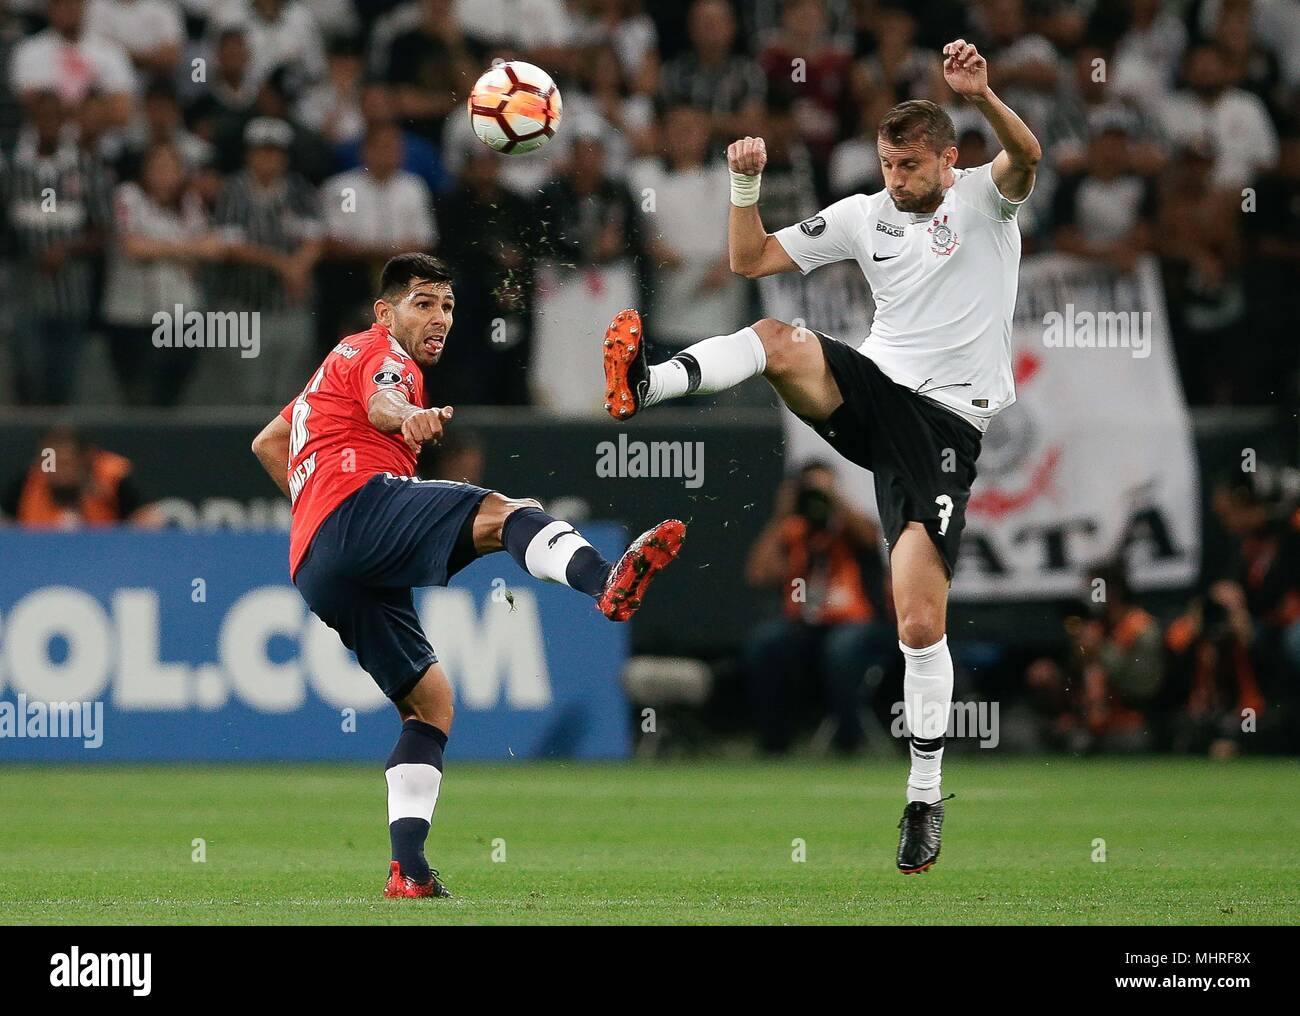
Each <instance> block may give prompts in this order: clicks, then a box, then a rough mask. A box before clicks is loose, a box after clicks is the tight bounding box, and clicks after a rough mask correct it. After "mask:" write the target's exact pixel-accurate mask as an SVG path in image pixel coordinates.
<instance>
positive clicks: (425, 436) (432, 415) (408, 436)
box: [402, 406, 455, 455]
mask: <svg viewBox="0 0 1300 1016" xmlns="http://www.w3.org/2000/svg"><path fill="white" fill-rule="evenodd" d="M453 412H455V410H453V409H452V408H451V406H444V407H443V408H442V409H421V410H419V411H418V412H415V413H412V414H411V415H410V416H408V417H407V418H406V419H405V420H403V421H402V440H403V441H405V442H406V447H408V448H409V449H411V452H412V454H414V455H419V454H420V446H421V445H423V444H424V442H426V441H432V442H434V443H435V444H436V443H437V442H438V439H439V438H441V437H442V425H443V424H444V423H445V422H446V421H448V420H450V419H451V416H452V413H453Z"/></svg>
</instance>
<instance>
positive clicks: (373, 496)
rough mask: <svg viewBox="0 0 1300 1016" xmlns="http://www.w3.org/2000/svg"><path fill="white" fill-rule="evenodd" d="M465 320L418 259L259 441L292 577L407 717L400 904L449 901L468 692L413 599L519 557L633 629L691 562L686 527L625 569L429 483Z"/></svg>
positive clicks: (490, 496) (556, 533) (392, 802)
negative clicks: (441, 868)
mask: <svg viewBox="0 0 1300 1016" xmlns="http://www.w3.org/2000/svg"><path fill="white" fill-rule="evenodd" d="M454 310H455V295H454V294H453V292H452V285H451V274H450V271H449V270H448V268H447V266H446V265H445V264H443V262H441V261H439V260H438V259H437V258H434V257H431V256H429V255H427V254H402V255H399V256H397V257H395V258H393V259H392V260H391V261H389V262H388V264H386V265H385V266H384V271H383V275H382V277H381V280H380V293H379V298H378V299H377V300H376V301H375V324H374V325H372V326H371V328H370V330H369V331H366V332H361V333H359V334H357V335H350V336H348V337H347V338H346V339H344V340H343V341H342V342H340V343H339V344H338V345H337V346H335V347H334V349H333V351H332V352H331V353H330V354H329V355H328V356H327V357H326V358H325V361H324V362H323V363H322V364H321V365H320V368H319V369H318V370H317V371H316V373H315V374H313V375H312V378H311V381H310V382H308V384H307V387H306V388H304V389H303V391H302V394H301V395H299V396H298V397H297V398H296V399H294V400H293V402H291V403H289V405H287V406H285V407H284V409H283V410H282V411H281V412H280V414H279V415H278V416H276V417H275V419H273V420H272V421H271V422H270V423H268V424H267V425H266V427H265V428H264V429H263V430H262V432H261V433H260V434H258V436H257V437H256V439H255V440H254V441H253V451H254V453H255V454H256V455H257V457H258V459H259V460H260V461H261V463H262V466H263V467H264V468H265V469H266V471H267V472H268V473H269V474H270V475H271V478H272V479H273V480H275V482H276V483H277V484H279V486H280V489H281V490H282V491H284V493H285V494H286V495H287V496H288V497H289V499H290V500H291V501H292V502H293V523H292V527H291V530H290V538H289V571H290V575H291V576H292V578H293V581H294V584H295V585H296V586H297V587H298V589H299V591H300V592H301V593H302V595H303V598H304V599H305V600H306V601H307V603H308V605H309V606H310V607H311V609H312V611H313V613H315V614H316V615H317V616H318V617H320V619H321V620H323V621H324V622H325V623H326V624H328V625H329V626H330V627H331V628H333V629H334V630H335V631H336V632H338V634H339V637H340V638H341V639H342V640H343V644H344V645H346V646H347V647H348V648H349V649H352V650H354V651H355V652H356V654H357V660H358V662H359V663H360V664H361V666H362V668H363V669H365V671H366V672H367V673H368V674H370V676H371V677H372V678H374V680H375V682H376V683H377V684H378V685H379V687H380V688H382V689H383V691H384V694H385V695H387V696H388V697H389V698H390V699H391V700H392V701H393V704H394V705H395V706H396V707H397V711H398V714H399V715H400V716H401V717H402V733H401V736H400V737H399V738H398V740H397V744H396V746H395V747H394V748H393V753H392V755H390V756H389V759H388V764H387V766H386V772H385V775H386V777H387V780H388V822H389V826H388V828H389V836H390V839H391V841H392V853H393V857H392V861H391V864H390V866H389V878H388V883H387V885H386V886H385V888H384V895H385V896H398V897H413V896H449V895H450V893H449V892H448V891H447V889H446V888H445V887H444V886H443V884H442V883H441V882H440V881H439V879H438V873H437V872H436V871H434V870H432V869H431V868H430V867H429V864H428V862H427V861H426V859H425V856H424V843H425V840H426V839H427V837H428V834H429V823H430V822H431V821H432V819H433V809H434V806H435V805H436V804H437V801H438V790H439V788H440V786H441V783H442V769H443V750H444V749H445V748H446V745H447V735H448V733H449V732H450V731H451V719H452V689H451V684H450V682H449V681H448V680H447V675H446V673H445V672H444V671H443V669H442V667H441V666H440V665H439V664H438V658H437V656H436V655H435V654H434V651H433V648H432V647H431V646H430V645H429V642H428V640H427V639H426V638H425V635H424V632H423V630H422V629H421V627H420V620H419V617H418V616H417V614H416V612H415V605H414V601H413V599H412V596H411V589H412V587H415V586H435V585H446V584H447V580H448V579H449V578H450V577H451V576H452V575H454V574H455V573H456V572H457V571H459V570H460V569H461V568H463V567H465V565H467V564H469V563H470V562H471V561H473V560H474V559H475V558H477V557H479V556H481V555H483V554H490V553H492V552H494V551H498V550H505V551H506V552H507V553H509V554H510V556H511V557H513V558H514V559H515V560H516V561H517V562H518V563H519V565H520V567H522V568H524V569H525V570H526V571H527V572H528V573H529V574H531V575H534V576H536V577H537V578H539V579H544V580H547V581H550V582H562V583H564V584H566V585H568V586H571V587H572V588H574V589H577V590H579V591H581V592H584V593H587V594H588V595H589V596H591V597H593V598H594V599H595V601H596V606H597V607H598V608H599V609H600V610H601V611H602V612H603V613H604V614H605V616H606V617H608V618H609V619H610V620H612V621H626V620H627V619H628V618H629V617H631V616H632V614H633V612H635V611H636V609H637V608H638V607H639V606H640V605H641V600H642V597H643V596H644V595H645V590H646V588H647V586H648V585H649V584H650V581H651V580H652V579H653V578H654V576H655V575H656V574H658V572H659V571H661V570H662V569H663V568H664V567H665V566H666V565H668V564H669V563H670V562H671V561H672V560H673V559H674V558H675V557H676V556H677V553H678V551H679V550H680V549H681V545H682V540H683V538H684V537H685V532H686V527H685V525H683V524H682V523H681V522H679V521H677V520H675V519H670V520H668V521H666V522H661V523H660V524H659V525H657V526H655V527H654V528H653V529H651V530H649V531H648V532H646V533H643V534H642V535H641V536H640V537H638V538H637V539H636V540H635V541H634V542H633V543H632V545H631V546H630V547H629V548H628V549H627V551H626V553H624V554H623V556H622V557H621V558H620V559H619V560H618V562H617V563H616V564H613V565H611V564H610V563H609V562H608V561H606V560H605V559H604V558H603V557H601V555H600V554H599V553H598V552H597V551H596V549H595V548H594V547H592V546H591V544H589V543H588V542H587V541H586V540H585V539H583V537H582V535H581V534H580V533H579V532H578V531H577V530H576V529H575V528H574V527H573V526H571V525H569V524H568V523H567V522H562V521H560V520H558V519H554V518H552V517H551V516H549V515H547V514H546V513H545V512H544V511H542V507H541V505H540V504H539V503H538V502H537V501H534V500H532V499H530V498H524V499H515V498H509V497H506V496H505V495H503V494H499V493H497V492H496V491H491V490H485V489H484V488H482V487H475V486H473V485H471V484H467V483H456V482H451V481H446V480H418V479H416V478H415V464H416V456H417V455H418V454H419V452H420V448H421V447H422V446H423V445H424V444H425V443H426V442H433V443H435V444H436V443H437V441H438V439H439V437H440V436H441V435H442V432H443V429H444V427H445V426H446V425H447V423H448V422H449V421H450V420H451V418H452V408H451V407H450V406H444V407H429V406H426V405H425V401H426V400H425V395H424V377H423V374H422V371H423V370H424V369H426V368H429V367H433V366H434V365H436V364H437V362H438V359H439V357H441V355H442V350H443V347H444V346H445V345H446V342H447V335H448V333H449V332H450V331H451V325H452V316H453V312H454Z"/></svg>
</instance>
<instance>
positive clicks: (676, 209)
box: [628, 159, 745, 345]
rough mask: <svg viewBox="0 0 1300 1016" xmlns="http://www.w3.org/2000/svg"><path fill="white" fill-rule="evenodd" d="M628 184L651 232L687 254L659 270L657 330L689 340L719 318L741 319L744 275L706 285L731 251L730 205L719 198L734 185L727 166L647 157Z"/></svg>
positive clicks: (672, 339)
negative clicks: (673, 164) (677, 164)
mask: <svg viewBox="0 0 1300 1016" xmlns="http://www.w3.org/2000/svg"><path fill="white" fill-rule="evenodd" d="M628 186H629V187H630V189H631V191H632V197H633V199H634V200H635V201H636V203H637V205H638V207H640V208H641V209H642V210H643V213H644V214H643V220H644V223H645V229H646V232H647V233H648V234H650V235H652V236H656V237H657V238H658V239H659V240H660V242H662V243H663V244H664V245H665V246H667V247H670V248H671V249H672V250H673V251H674V252H676V253H677V254H678V255H679V256H680V258H681V264H679V265H675V266H673V267H671V268H669V267H666V266H665V267H661V268H659V269H658V270H657V271H656V278H657V280H658V282H657V285H656V288H655V296H654V322H655V334H656V335H657V336H658V337H659V338H660V339H662V340H664V341H666V342H669V343H673V342H676V343H678V344H680V345H685V344H686V343H687V342H693V341H695V339H696V338H698V337H699V336H700V335H705V334H708V333H709V332H710V331H712V330H715V329H716V326H717V323H718V322H719V321H736V320H739V318H740V317H741V316H742V315H743V314H744V298H745V287H744V285H743V284H742V282H741V280H740V278H739V276H736V275H732V274H731V272H730V271H728V272H727V273H726V275H725V277H724V279H723V282H722V285H721V286H717V287H713V288H708V287H706V286H705V285H704V283H705V280H706V277H707V276H708V275H709V273H710V272H711V271H713V269H714V268H715V266H716V265H717V264H718V262H719V260H720V259H723V258H725V257H726V254H727V215H728V211H727V204H726V202H723V201H719V200H718V195H719V194H725V193H726V192H727V188H728V187H729V186H730V176H729V175H728V173H727V167H726V166H725V165H724V164H723V163H722V162H720V161H711V162H710V164H709V165H707V166H699V167H696V168H694V169H688V170H681V171H678V170H670V169H667V168H665V167H664V165H663V163H662V162H660V160H658V159H641V160H638V161H637V162H635V163H633V165H632V169H631V172H630V173H629V174H628ZM649 202H653V204H649Z"/></svg>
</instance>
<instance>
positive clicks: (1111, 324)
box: [765, 254, 1201, 600]
mask: <svg viewBox="0 0 1300 1016" xmlns="http://www.w3.org/2000/svg"><path fill="white" fill-rule="evenodd" d="M851 267H854V271H856V267H855V266H851ZM817 274H819V273H817V272H814V273H812V276H810V278H812V277H815V276H816V275H817ZM842 303H843V301H842V300H838V301H836V302H835V303H834V304H833V307H835V308H838V307H840V305H841V304H842ZM778 308H779V309H780V311H781V315H782V316H783V319H784V320H791V318H792V317H794V316H797V315H798V312H799V311H800V310H802V311H803V316H804V317H805V318H806V320H807V324H808V327H810V328H814V329H818V330H822V331H830V330H831V329H830V328H829V327H825V326H823V325H821V324H819V321H820V320H821V319H820V317H819V308H818V306H817V304H816V303H814V302H811V301H810V302H808V303H806V304H804V305H803V306H802V307H800V306H792V305H791V303H790V301H789V300H788V299H787V300H783V301H781V303H780V304H778V305H776V306H771V305H769V306H765V312H767V313H769V314H772V315H773V316H776V313H775V312H776V311H777V310H778ZM836 315H838V310H837V311H836ZM870 325H871V322H870V317H869V316H868V315H863V316H862V317H861V318H860V319H859V320H858V322H857V325H856V327H853V326H852V325H850V326H848V327H844V326H843V325H842V324H838V325H837V326H839V327H843V328H844V330H843V331H841V332H840V333H839V334H838V337H839V338H842V339H845V340H846V341H853V342H856V341H860V340H861V338H863V337H864V336H865V335H866V334H867V332H868V331H869V329H870ZM1012 364H1013V370H1014V372H1015V378H1016V393H1017V400H1016V402H1015V403H1014V404H1013V405H1012V406H1010V407H1008V408H1007V409H1006V410H1004V411H1003V412H1002V413H1001V414H999V415H998V417H997V418H996V419H995V420H994V421H993V423H992V424H991V426H990V427H989V429H988V432H987V433H986V434H985V436H984V442H983V448H982V450H981V453H980V458H979V462H978V474H979V475H978V478H977V479H976V481H975V485H974V488H973V490H972V495H971V500H970V504H969V506H968V509H967V517H966V531H965V533H964V535H963V538H962V553H961V560H960V562H959V565H958V569H957V576H956V579H955V580H954V583H953V597H954V599H964V600H980V599H1034V598H1050V597H1064V596H1073V595H1078V594H1079V593H1080V592H1081V591H1082V588H1083V586H1082V582H1083V579H1084V578H1085V577H1086V576H1087V574H1088V573H1089V571H1090V570H1091V569H1093V568H1094V567H1096V566H1097V565H1099V564H1101V563H1102V562H1106V561H1109V560H1113V559H1115V558H1117V557H1121V556H1122V557H1123V558H1125V559H1126V560H1127V562H1128V565H1129V574H1130V578H1131V579H1132V581H1133V584H1134V586H1135V588H1137V589H1139V590H1142V589H1156V588H1173V587H1180V586H1186V585H1188V584H1190V583H1192V582H1193V581H1195V578H1196V575H1197V572H1198V569H1199V564H1200V550H1201V548H1200V533H1201V527H1200V511H1199V505H1200V489H1199V477H1198V472H1197V465H1196V454H1195V448H1194V444H1193V435H1192V429H1191V421H1190V418H1189V416H1188V412H1187V407H1186V404H1185V403H1184V400H1183V394H1182V388H1181V385H1180V384H1179V381H1178V373H1177V368H1176V365H1175V361H1174V352H1173V348H1172V344H1171V340H1170V335H1169V328H1168V323H1167V320H1166V316H1165V304H1164V294H1163V291H1162V287H1161V284H1160V276H1159V271H1158V267H1157V264H1156V262H1155V261H1154V259H1151V258H1143V259H1141V260H1139V262H1138V264H1137V265H1136V267H1135V269H1134V270H1133V271H1131V272H1119V271H1116V270H1114V269H1112V268H1109V267H1106V266H1102V265H1096V264H1091V263H1088V262H1085V261H1082V260H1080V259H1076V258H1073V257H1069V256H1066V255H1058V254H1049V255H1040V256H1036V257H1031V258H1026V259H1025V260H1024V261H1023V262H1022V264H1021V269H1020V286H1019V294H1018V299H1017V301H1016V315H1015V321H1014V326H1013V331H1012ZM786 435H787V443H786V447H787V450H788V452H789V454H790V459H791V461H792V462H798V461H801V460H803V459H806V458H809V457H813V456H817V457H825V458H828V459H830V460H832V461H833V462H835V463H836V465H837V466H838V467H839V468H840V469H841V475H842V477H843V479H844V481H845V483H846V487H847V489H848V492H849V494H850V496H851V497H852V498H853V499H854V500H856V501H858V502H859V503H861V504H863V505H864V506H866V507H868V508H869V510H872V511H874V508H875V499H874V496H873V495H872V494H871V478H870V474H868V473H867V472H866V471H865V470H862V469H858V468H856V467H852V466H849V465H848V464H847V463H845V462H844V461H843V460H842V459H840V458H839V457H838V456H837V455H836V454H835V453H834V451H833V450H832V449H831V448H830V447H829V446H828V445H827V444H826V443H825V442H824V441H822V440H821V438H819V437H817V435H816V434H814V433H813V432H812V430H811V429H810V428H808V427H806V426H805V425H804V424H802V423H801V422H800V421H798V420H797V419H795V418H794V417H793V416H792V415H791V414H789V413H786Z"/></svg>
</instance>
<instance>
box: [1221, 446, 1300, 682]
mask: <svg viewBox="0 0 1300 1016" xmlns="http://www.w3.org/2000/svg"><path fill="white" fill-rule="evenodd" d="M1297 487H1300V474H1297V473H1295V472H1294V471H1291V472H1289V473H1284V472H1283V471H1281V470H1278V469H1276V468H1260V469H1259V470H1258V471H1257V472H1254V473H1240V474H1233V481H1232V482H1230V483H1226V484H1221V485H1220V486H1218V487H1217V488H1216V489H1215V492H1214V499H1213V507H1214V513H1215V515H1216V516H1217V518H1218V520H1219V522H1220V524H1221V525H1222V526H1223V528H1224V530H1225V531H1226V532H1227V533H1228V534H1229V535H1230V536H1231V538H1232V539H1233V541H1234V543H1235V560H1234V561H1233V563H1232V565H1231V566H1230V569H1229V572H1228V574H1227V577H1226V578H1225V579H1224V580H1223V582H1224V584H1225V586H1224V587H1221V589H1225V590H1226V585H1232V586H1235V587H1236V588H1235V589H1234V590H1231V591H1224V592H1223V595H1222V596H1221V597H1220V599H1226V600H1227V601H1228V602H1227V603H1225V606H1232V607H1237V606H1240V607H1242V608H1244V609H1245V610H1246V611H1247V612H1248V614H1249V616H1250V626H1249V631H1250V634H1251V642H1250V644H1251V646H1252V650H1253V652H1254V653H1255V655H1256V657H1257V659H1258V660H1259V662H1260V664H1261V665H1262V669H1263V671H1264V673H1266V674H1272V675H1279V679H1278V680H1277V682H1276V683H1275V684H1273V685H1272V686H1271V687H1266V688H1265V689H1264V690H1265V692H1266V693H1267V694H1268V695H1269V697H1278V696H1282V695H1288V694H1294V693H1295V692H1296V691H1298V690H1300V687H1298V684H1297V683H1298V682H1300V653H1298V652H1297V648H1300V644H1298V643H1300V638H1298V637H1300V512H1298V509H1300V492H1298V491H1297ZM1242 630H1243V632H1244V631H1245V630H1246V628H1245V626H1244V625H1243V626H1242Z"/></svg>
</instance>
